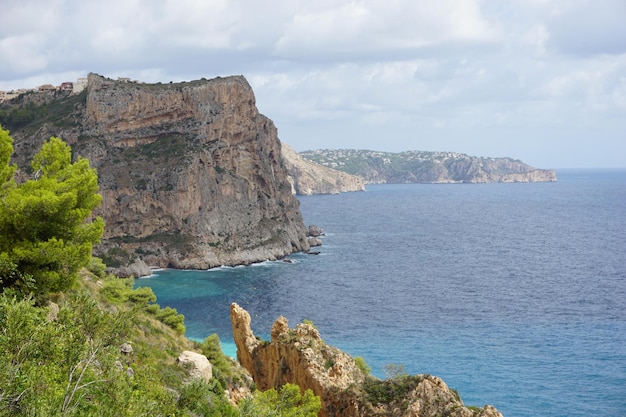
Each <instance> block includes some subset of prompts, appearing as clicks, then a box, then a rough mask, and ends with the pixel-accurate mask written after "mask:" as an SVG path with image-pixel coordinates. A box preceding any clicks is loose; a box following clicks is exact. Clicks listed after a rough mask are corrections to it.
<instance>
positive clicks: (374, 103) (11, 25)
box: [0, 0, 626, 166]
mask: <svg viewBox="0 0 626 417" xmlns="http://www.w3.org/2000/svg"><path fill="white" fill-rule="evenodd" d="M625 21H626V3H624V1H623V0H601V1H599V2H598V1H592V0H571V1H567V2H564V1H560V0H511V1H506V2H502V1H500V0H440V1H426V0H384V1H383V0H317V1H309V0H289V1H286V2H285V1H278V0H266V1H263V2H258V1H252V0H212V1H204V0H158V1H152V0H111V1H109V2H92V1H79V0H46V1H43V0H41V1H40V0H21V1H20V2H9V4H7V5H3V8H2V13H0V56H1V57H2V62H3V64H4V65H2V66H0V89H12V88H20V87H34V86H37V85H40V84H43V83H46V82H51V83H54V84H58V83H60V82H61V81H66V80H72V79H74V78H77V77H78V76H84V75H85V74H86V73H87V72H90V71H93V72H98V73H101V74H103V75H105V76H110V77H113V78H115V77H118V76H128V77H131V78H134V79H139V80H143V81H147V82H157V81H161V82H168V81H170V80H174V81H178V80H190V79H198V78H201V77H207V78H210V77H213V76H217V75H222V76H223V75H230V74H244V75H245V76H246V77H247V78H248V80H249V82H250V83H251V85H252V86H253V88H254V91H255V94H256V96H257V105H258V107H259V109H260V110H261V111H262V112H263V113H264V114H267V115H268V116H269V117H270V118H272V119H273V120H274V121H275V122H276V124H277V126H278V128H279V131H280V132H282V133H281V137H282V138H283V139H286V140H287V142H288V143H290V144H292V145H293V146H294V147H295V148H296V149H304V148H312V147H315V146H309V145H315V144H320V145H321V144H322V143H326V142H324V141H327V143H328V146H327V147H331V146H332V147H344V148H345V147H362V146H365V145H368V146H370V147H375V148H379V149H384V148H388V149H394V150H403V149H409V148H419V147H423V148H424V149H426V148H431V149H433V148H437V149H438V150H457V151H463V152H468V153H472V152H473V150H474V151H475V152H476V153H482V154H490V153H493V154H495V155H496V156H497V155H507V154H509V155H510V156H515V157H520V158H522V159H524V158H525V156H526V155H530V156H532V153H531V152H532V149H539V148H543V147H544V144H548V145H550V144H554V147H555V148H553V149H554V151H552V152H550V154H551V155H560V154H561V153H560V152H557V151H556V147H557V146H560V145H561V144H562V143H563V140H562V139H558V138H555V137H556V136H558V135H562V136H563V137H576V138H578V139H577V140H579V141H580V144H579V145H578V146H579V147H580V149H587V150H588V149H589V147H592V146H595V147H604V149H607V153H609V152H610V153H611V155H620V152H615V147H616V146H618V145H616V143H622V142H623V139H622V138H623V137H624V132H625V131H626V118H624V117H623V115H624V110H625V107H626V80H625V77H624V74H626V25H625V24H624V22H625ZM587 131H593V132H594V135H593V140H591V139H590V140H588V141H586V140H584V139H583V138H584V136H583V134H582V133H581V132H587ZM555 135H556V136H555ZM382 137H384V139H383V140H381V139H380V138H382ZM490 149H491V150H492V151H493V152H490V151H489V150H490ZM507 149H508V150H509V151H507ZM518 151H520V152H528V154H516V153H515V152H518ZM587 153H589V152H587ZM575 154H576V155H584V154H585V152H584V151H582V150H581V151H580V152H573V151H572V152H571V153H570V155H575ZM621 154H622V155H626V150H624V151H623V152H622V153H621ZM615 158H618V156H615ZM625 158H626V156H622V159H621V160H622V165H625V166H626V160H625ZM563 164H565V163H563ZM563 164H562V165H563ZM569 165H573V163H572V164H569Z"/></svg>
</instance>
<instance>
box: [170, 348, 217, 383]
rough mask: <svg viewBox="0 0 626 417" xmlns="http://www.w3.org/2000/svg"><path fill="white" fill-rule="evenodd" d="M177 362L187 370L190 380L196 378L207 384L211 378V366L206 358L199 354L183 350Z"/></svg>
mask: <svg viewBox="0 0 626 417" xmlns="http://www.w3.org/2000/svg"><path fill="white" fill-rule="evenodd" d="M177 362H178V364H179V365H180V366H182V367H184V368H186V369H188V370H189V376H190V377H191V378H197V379H200V380H202V381H204V382H209V381H210V380H211V378H213V366H212V365H211V362H209V360H208V359H207V357H206V356H204V355H203V354H201V353H198V352H193V351H191V350H185V351H183V352H182V353H181V354H180V355H179V356H178V359H177Z"/></svg>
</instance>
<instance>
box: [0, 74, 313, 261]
mask: <svg viewBox="0 0 626 417" xmlns="http://www.w3.org/2000/svg"><path fill="white" fill-rule="evenodd" d="M33 97H35V96H28V95H27V96H25V97H23V98H21V99H20V100H15V101H14V103H13V104H12V105H13V109H7V108H5V109H3V113H0V123H2V124H3V125H5V127H7V128H9V129H10V130H11V134H12V136H13V137H14V139H15V142H16V143H15V155H14V160H15V161H17V162H18V164H20V162H23V161H24V160H27V159H29V158H30V156H31V155H32V154H33V153H34V152H36V151H37V150H38V149H39V147H40V146H41V143H43V141H44V140H47V139H48V138H49V137H50V136H57V137H61V138H62V139H63V140H65V141H66V142H67V143H68V144H70V145H71V146H72V148H73V152H74V153H75V154H76V155H81V156H83V157H86V158H88V159H89V160H90V162H91V165H92V166H93V167H95V168H97V170H98V175H99V181H100V192H101V194H102V196H103V203H102V205H101V208H100V209H99V211H98V213H97V214H98V215H101V216H103V218H104V219H105V221H106V229H105V236H104V240H103V243H102V245H101V246H100V247H99V248H98V253H99V254H100V255H101V256H102V257H103V258H104V259H105V261H106V262H107V263H108V264H109V265H111V266H117V267H121V266H124V265H128V264H131V263H132V262H134V261H136V260H137V259H140V261H139V262H138V265H139V266H143V267H144V268H136V269H135V270H141V271H144V272H145V270H146V269H145V266H146V264H147V265H151V266H159V267H175V268H197V269H205V268H210V267H214V266H218V265H235V264H248V263H252V262H256V261H262V260H266V259H276V258H280V257H283V256H285V255H288V254H290V253H292V252H294V251H303V250H308V248H309V245H308V242H307V238H306V228H305V226H304V224H303V221H302V217H301V214H300V211H299V203H298V201H297V199H296V198H295V197H294V196H293V195H292V192H291V185H290V183H289V181H288V176H287V170H286V168H285V165H284V163H283V160H282V157H281V143H280V141H279V140H278V136H277V130H276V127H275V126H274V124H273V123H272V121H271V120H270V119H268V118H267V117H265V116H263V115H261V114H260V113H259V112H258V109H257V108H256V104H255V97H254V93H253V91H252V89H251V87H250V85H249V84H248V83H247V81H246V80H245V79H244V78H243V77H241V76H235V77H227V78H216V79H213V80H204V79H203V80H200V81H193V82H189V83H177V84H139V83H126V82H118V81H113V80H110V79H106V78H104V77H101V76H99V75H96V74H90V75H89V83H88V88H87V91H86V92H84V93H82V94H80V95H78V96H67V95H62V96H59V95H56V94H52V95H50V96H48V97H47V98H46V100H45V101H44V102H43V103H42V102H36V103H35V102H33V100H34V99H33ZM37 97H39V98H38V100H42V99H41V97H42V96H37ZM18 110H19V111H20V112H26V114H27V116H28V117H22V118H20V119H19V121H20V123H15V120H18V119H17V118H16V117H13V118H11V117H8V116H7V115H9V116H11V115H13V116H15V114H16V112H17V111H18ZM3 119H4V120H3ZM7 122H8V123H7ZM23 168H24V167H23ZM24 171H27V169H24ZM136 265H137V263H136ZM118 271H119V270H118Z"/></svg>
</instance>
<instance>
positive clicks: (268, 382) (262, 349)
mask: <svg viewBox="0 0 626 417" xmlns="http://www.w3.org/2000/svg"><path fill="white" fill-rule="evenodd" d="M230 319H231V324H232V328H233V336H234V339H235V344H236V346H237V359H238V360H239V362H240V363H241V365H242V366H243V367H244V368H246V369H247V370H248V372H250V374H251V375H252V378H253V379H254V382H255V383H256V385H257V387H258V388H259V389H260V390H263V391H264V390H267V389H270V388H276V389H277V388H279V387H281V386H282V385H284V384H285V383H292V384H297V385H298V386H300V388H301V389H302V390H306V389H311V390H312V391H313V392H314V393H315V395H318V396H319V397H320V398H321V400H322V409H321V411H320V413H319V415H320V416H322V417H335V416H336V417H382V416H394V417H435V416H450V417H476V416H482V417H502V415H501V414H500V413H499V412H498V411H497V410H496V409H495V408H493V407H491V406H485V407H483V408H472V409H470V408H468V407H466V406H465V405H464V404H463V402H462V401H461V399H460V398H459V397H458V394H456V392H455V391H453V390H451V389H449V388H448V386H447V385H446V384H445V382H444V381H443V380H441V379H440V378H438V377H435V376H431V375H416V376H401V377H398V378H396V379H394V380H385V381H380V380H378V379H376V378H374V377H371V376H367V375H365V374H364V373H363V371H362V370H361V369H359V368H358V366H357V365H356V363H355V361H354V359H353V358H352V357H351V356H350V355H348V354H346V353H344V352H342V351H340V350H339V349H337V348H335V347H332V346H329V345H327V344H326V343H324V341H323V340H322V338H321V337H320V334H319V331H318V330H317V329H316V328H315V326H314V325H312V324H310V323H299V324H298V325H296V328H295V329H290V328H289V327H288V322H287V319H286V318H284V317H282V316H281V317H279V318H278V319H277V320H276V321H275V322H274V324H273V325H272V329H271V341H269V342H266V341H261V340H259V339H257V338H256V336H255V335H254V333H253V331H252V329H251V327H250V322H251V320H250V314H249V313H248V312H247V311H246V310H244V309H243V308H241V307H240V306H239V305H237V304H235V303H233V304H231V307H230ZM380 393H383V394H385V393H396V394H394V395H392V396H391V397H389V398H387V397H388V396H387V395H386V394H385V395H383V396H380V395H379V394H380ZM397 393H401V395H398V394H397Z"/></svg>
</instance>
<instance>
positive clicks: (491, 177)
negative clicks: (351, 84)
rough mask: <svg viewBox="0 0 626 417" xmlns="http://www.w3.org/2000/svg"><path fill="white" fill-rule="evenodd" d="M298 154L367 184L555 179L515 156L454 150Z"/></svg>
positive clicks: (354, 150)
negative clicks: (473, 154)
mask: <svg viewBox="0 0 626 417" xmlns="http://www.w3.org/2000/svg"><path fill="white" fill-rule="evenodd" d="M300 155H301V156H302V157H303V158H305V159H308V160H311V161H313V162H316V163H318V164H321V165H324V166H328V167H331V168H334V169H337V170H340V171H344V172H346V173H349V174H352V175H358V176H360V177H362V178H364V180H365V182H366V183H368V184H385V183H390V184H391V183H395V184H404V183H489V182H550V181H556V180H557V177H556V173H555V172H554V171H553V170H544V169H536V168H533V167H531V166H529V165H527V164H525V163H523V162H522V161H520V160H517V159H512V158H488V157H477V156H470V155H465V154H460V153H456V152H420V151H407V152H401V153H392V152H379V151H369V150H356V149H340V150H329V149H323V150H315V151H306V152H300Z"/></svg>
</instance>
